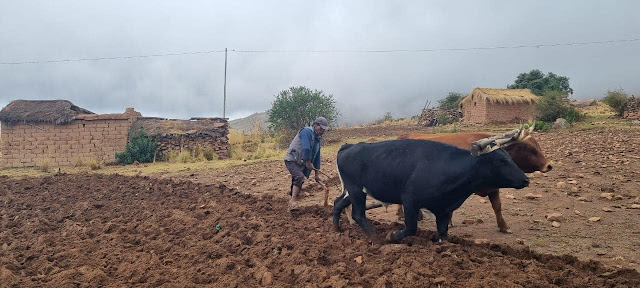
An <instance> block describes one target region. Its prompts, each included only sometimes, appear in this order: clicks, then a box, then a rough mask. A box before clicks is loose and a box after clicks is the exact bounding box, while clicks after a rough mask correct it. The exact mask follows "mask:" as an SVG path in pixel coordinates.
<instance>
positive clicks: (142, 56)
mask: <svg viewBox="0 0 640 288" xmlns="http://www.w3.org/2000/svg"><path fill="white" fill-rule="evenodd" d="M219 52H224V50H209V51H198V52H181V53H166V54H149V55H134V56H115V57H96V58H78V59H61V60H41V61H23V62H1V63H0V64H1V65H22V64H41V63H62V62H83V61H102V60H119V59H135V58H151V57H167V56H183V55H198V54H212V53H219Z"/></svg>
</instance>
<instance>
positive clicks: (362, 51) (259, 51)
mask: <svg viewBox="0 0 640 288" xmlns="http://www.w3.org/2000/svg"><path fill="white" fill-rule="evenodd" d="M635 41H640V38H634V39H620V40H603V41H589V42H571V43H553V44H534V45H514V46H489V47H467V48H433V49H389V50H231V51H233V52H238V53H398V52H438V51H472V50H496V49H520V48H543V47H558V46H579V45H591V44H609V43H622V42H635Z"/></svg>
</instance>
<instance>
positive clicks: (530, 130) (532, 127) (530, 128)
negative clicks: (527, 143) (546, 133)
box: [529, 120, 536, 134]
mask: <svg viewBox="0 0 640 288" xmlns="http://www.w3.org/2000/svg"><path fill="white" fill-rule="evenodd" d="M535 128H536V120H533V124H531V127H529V134H531V133H533V129H535Z"/></svg>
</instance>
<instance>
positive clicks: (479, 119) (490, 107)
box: [459, 88, 539, 123]
mask: <svg viewBox="0 0 640 288" xmlns="http://www.w3.org/2000/svg"><path fill="white" fill-rule="evenodd" d="M538 101H539V97H538V96H536V95H534V94H533V93H531V91H530V90H529V89H494V88H474V89H473V91H471V93H470V94H469V95H468V96H467V97H465V98H464V99H462V101H460V104H459V108H460V110H461V111H462V114H463V117H462V121H463V122H468V123H491V122H513V121H518V120H531V119H533V118H535V113H536V112H535V104H536V103H537V102H538Z"/></svg>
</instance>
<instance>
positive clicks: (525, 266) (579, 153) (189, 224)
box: [0, 129, 640, 287]
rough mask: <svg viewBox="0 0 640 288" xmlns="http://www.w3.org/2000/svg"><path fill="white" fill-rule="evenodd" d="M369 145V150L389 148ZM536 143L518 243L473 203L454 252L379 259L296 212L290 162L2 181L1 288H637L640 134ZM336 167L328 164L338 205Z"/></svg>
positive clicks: (413, 243)
mask: <svg viewBox="0 0 640 288" xmlns="http://www.w3.org/2000/svg"><path fill="white" fill-rule="evenodd" d="M400 132H403V130H398V131H396V130H394V131H392V133H400ZM370 133H371V134H367V132H361V134H362V135H360V134H358V136H360V137H361V136H367V137H368V136H371V137H379V136H381V135H380V134H379V132H378V131H375V130H373V132H370ZM385 133H387V134H388V133H389V132H388V131H385ZM336 135H338V136H339V134H338V133H336ZM344 135H345V136H340V137H336V136H335V135H334V137H335V138H334V139H336V140H335V141H336V142H338V141H343V140H345V139H342V137H347V136H346V135H352V134H349V133H347V134H344ZM386 136H388V135H386ZM535 136H536V138H537V139H539V142H540V144H541V145H542V148H543V150H544V151H545V154H546V155H547V157H548V158H550V159H552V160H554V161H555V162H556V163H555V164H554V170H553V171H551V172H549V173H547V174H532V175H531V176H532V185H531V186H530V187H528V188H525V189H522V190H517V191H516V190H509V189H506V190H505V191H503V192H502V199H503V213H504V216H505V219H506V221H507V223H508V224H509V225H510V226H511V229H512V230H513V234H502V233H499V232H498V229H497V226H496V224H495V218H494V215H493V211H492V209H491V206H490V204H489V202H488V201H484V200H485V199H481V198H480V197H477V196H472V197H471V198H469V199H468V200H467V201H466V202H465V204H464V205H463V206H462V207H461V208H460V209H459V210H458V211H456V212H455V213H454V222H455V224H456V226H455V227H453V228H451V229H450V230H449V231H450V236H451V242H452V243H449V244H446V245H438V244H436V243H433V242H432V241H431V240H432V239H433V238H434V234H435V233H434V232H433V231H435V223H434V222H433V221H432V220H425V221H423V222H422V223H421V224H420V232H419V234H418V235H417V236H416V237H409V238H408V239H406V240H405V241H404V242H403V243H402V244H390V245H383V246H381V247H372V246H371V245H370V244H368V243H367V242H366V241H365V237H364V235H363V234H362V233H361V230H360V228H359V227H357V226H356V225H349V224H347V223H346V218H344V217H343V223H345V224H343V228H345V232H343V233H336V232H332V231H331V230H330V228H331V225H330V222H329V217H330V216H329V213H330V207H322V206H319V205H318V204H320V202H321V201H322V193H321V189H319V186H318V185H316V184H315V183H313V181H312V180H311V181H308V183H305V186H304V189H303V191H304V192H305V193H304V194H305V195H304V197H303V198H302V200H301V201H302V202H301V203H302V205H305V207H303V209H302V210H301V211H300V212H296V213H295V214H293V215H292V214H290V213H288V212H286V192H287V191H288V187H289V186H288V183H289V178H288V177H289V176H288V174H287V173H286V170H285V169H284V165H283V164H282V163H281V161H269V162H262V163H258V164H255V165H250V166H242V167H235V168H232V169H227V170H210V171H200V172H195V171H194V172H187V173H182V174H179V175H164V176H170V177H172V178H174V179H156V178H149V177H125V176H118V175H108V176H105V175H94V174H81V175H63V176H51V177H45V178H28V179H24V180H18V179H12V178H8V177H0V218H1V219H0V287H43V286H45V287H99V286H102V287H122V286H143V287H159V286H160V287H255V286H269V285H272V286H274V287H281V286H288V287H294V286H295V287H346V286H350V287H351V286H353V287H358V286H361V287H425V286H427V287H429V286H431V287H488V286H489V287H518V286H524V287H552V286H566V287H624V286H627V287H633V286H640V274H639V273H638V271H637V270H638V269H639V268H638V264H639V262H638V261H640V255H639V254H638V253H637V250H638V249H640V228H638V226H637V223H639V220H640V209H637V207H639V204H640V201H639V200H638V196H639V193H640V192H639V191H640V189H639V188H640V175H638V173H639V172H638V171H640V164H639V162H638V159H640V130H638V129H635V130H633V129H628V130H592V131H580V132H566V133H557V132H554V133H541V134H536V135H535ZM333 159H335V156H334V157H327V159H325V161H324V163H323V167H324V168H323V169H324V170H325V171H326V173H329V174H330V175H332V176H334V177H332V179H331V181H329V185H330V187H331V196H330V202H331V201H332V200H333V198H335V196H336V195H337V193H338V191H337V188H336V187H335V185H336V184H337V182H338V181H337V179H336V177H335V175H336V174H335V163H332V160H333ZM559 182H563V183H559ZM529 193H531V194H533V195H534V196H541V197H539V198H535V199H527V198H525V195H527V194H529ZM602 193H611V194H604V195H603V194H602ZM608 198H611V199H608ZM603 208H605V209H604V210H607V211H611V212H606V211H604V210H603ZM392 210H393V209H389V211H385V210H384V208H379V209H377V210H372V211H370V212H369V213H368V217H369V218H371V219H375V220H378V221H374V222H373V223H374V229H375V230H376V232H377V233H378V234H379V236H380V237H381V238H384V235H386V233H387V232H388V231H391V230H397V229H400V228H401V227H402V225H401V224H400V223H397V222H395V221H396V216H395V213H394V211H392ZM552 212H559V213H562V214H563V217H564V218H565V219H564V220H562V221H560V227H553V226H552V225H551V222H549V221H547V219H545V215H547V214H549V213H552ZM591 217H599V218H600V219H599V221H596V222H592V221H589V218H591ZM464 223H471V224H464ZM476 241H477V242H478V243H480V242H483V244H475V243H474V242H476ZM484 242H488V243H484ZM541 253H544V254H541ZM546 253H552V254H555V255H559V256H553V255H549V254H546ZM564 254H569V255H572V256H566V255H564ZM574 256H575V257H574Z"/></svg>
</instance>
